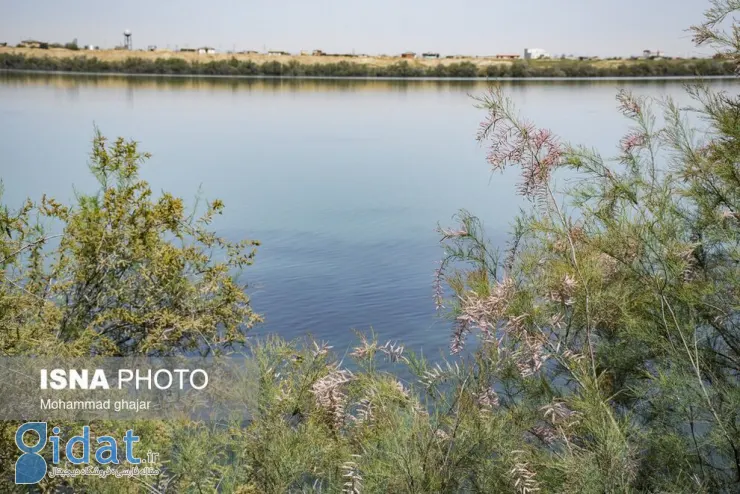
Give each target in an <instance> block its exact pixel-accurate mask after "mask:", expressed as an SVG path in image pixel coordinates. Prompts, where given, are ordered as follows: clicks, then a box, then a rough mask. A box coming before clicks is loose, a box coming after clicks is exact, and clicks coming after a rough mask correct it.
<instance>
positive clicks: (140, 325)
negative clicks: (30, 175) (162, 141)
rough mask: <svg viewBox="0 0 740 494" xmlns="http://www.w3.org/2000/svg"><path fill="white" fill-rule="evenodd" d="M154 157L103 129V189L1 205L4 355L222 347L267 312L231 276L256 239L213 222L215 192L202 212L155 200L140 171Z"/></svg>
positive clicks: (97, 163) (99, 166)
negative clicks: (71, 198) (67, 200)
mask: <svg viewBox="0 0 740 494" xmlns="http://www.w3.org/2000/svg"><path fill="white" fill-rule="evenodd" d="M146 158H148V155H146V154H141V153H139V151H138V150H137V146H136V143H134V142H126V141H124V140H123V139H118V140H117V141H116V142H115V143H113V144H108V143H107V142H106V139H105V138H104V137H103V136H102V135H100V134H99V133H98V134H96V137H95V140H94V142H93V151H92V155H91V164H90V170H91V172H92V173H93V174H94V175H95V177H96V178H97V180H98V183H99V185H100V189H99V190H98V191H97V192H95V193H93V194H90V195H87V194H83V193H79V194H78V195H77V202H76V204H74V205H71V206H65V205H62V204H60V203H58V202H57V201H55V200H54V199H51V198H48V197H46V196H44V197H42V199H41V200H40V201H39V202H36V203H34V202H32V201H30V200H29V201H27V202H26V203H25V204H23V205H22V206H21V208H19V209H17V210H11V209H9V208H8V207H3V209H2V210H0V231H2V232H3V235H2V239H0V264H1V265H2V271H1V272H0V276H1V277H2V278H0V279H1V280H2V284H1V285H0V305H1V306H2V307H3V310H2V311H1V312H0V325H2V327H3V328H4V331H3V332H2V333H0V347H1V348H2V351H3V354H4V355H14V354H26V353H34V354H39V353H47V354H67V355H88V354H91V353H92V354H98V355H115V356H118V355H128V354H132V353H137V354H147V355H170V354H173V353H177V352H183V351H200V352H210V351H218V350H219V349H222V348H224V347H227V346H230V345H232V344H234V343H238V342H241V341H243V339H244V333H245V331H246V329H248V328H249V327H250V326H251V325H252V324H254V323H255V322H257V321H258V320H259V318H258V316H257V315H255V314H254V313H253V312H252V310H251V308H250V307H249V299H248V297H247V296H246V295H245V294H244V291H243V287H241V286H239V285H238V284H237V283H236V282H235V281H234V278H233V276H232V275H233V270H234V269H240V268H242V267H245V266H247V265H249V264H250V263H251V262H252V258H253V255H254V249H253V247H254V246H256V245H257V243H256V242H248V241H245V242H238V243H233V242H230V241H227V240H225V239H223V238H221V237H219V236H217V235H215V234H214V233H212V232H210V231H209V230H208V224H209V223H210V222H211V221H212V219H213V217H214V216H215V215H218V214H221V211H222V209H223V203H221V202H220V201H218V200H216V201H213V202H211V203H210V204H207V207H206V210H205V212H204V214H203V215H202V216H201V217H199V218H195V217H193V216H192V215H188V214H186V211H185V206H184V204H183V201H182V200H181V199H179V198H176V197H174V196H172V195H170V194H168V193H163V194H161V196H160V197H158V198H153V197H152V191H151V189H150V188H149V185H148V184H147V183H146V182H145V181H143V180H141V179H140V178H139V176H138V171H139V166H140V165H141V163H142V162H143V161H144V160H145V159H146ZM49 231H54V232H56V233H50V232H49ZM212 252H220V257H219V258H218V259H214V258H213V257H212V256H213V254H212Z"/></svg>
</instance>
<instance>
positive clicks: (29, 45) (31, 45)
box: [18, 39, 41, 48]
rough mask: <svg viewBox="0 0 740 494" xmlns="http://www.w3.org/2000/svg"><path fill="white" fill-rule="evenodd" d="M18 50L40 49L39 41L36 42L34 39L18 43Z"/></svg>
mask: <svg viewBox="0 0 740 494" xmlns="http://www.w3.org/2000/svg"><path fill="white" fill-rule="evenodd" d="M18 47H19V48H40V47H41V41H36V40H34V39H25V40H23V41H21V42H20V43H18Z"/></svg>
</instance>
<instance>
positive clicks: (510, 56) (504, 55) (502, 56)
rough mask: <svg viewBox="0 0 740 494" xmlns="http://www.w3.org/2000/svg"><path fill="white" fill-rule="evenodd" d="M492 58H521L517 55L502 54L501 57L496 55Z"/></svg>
mask: <svg viewBox="0 0 740 494" xmlns="http://www.w3.org/2000/svg"><path fill="white" fill-rule="evenodd" d="M494 58H495V59H496V60H518V59H520V58H521V57H520V56H519V55H506V54H503V55H496V56H494Z"/></svg>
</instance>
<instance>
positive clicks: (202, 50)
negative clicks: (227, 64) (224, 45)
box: [198, 46, 216, 55]
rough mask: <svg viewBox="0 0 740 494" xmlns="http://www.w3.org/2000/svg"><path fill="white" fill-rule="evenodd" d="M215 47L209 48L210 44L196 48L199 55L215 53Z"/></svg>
mask: <svg viewBox="0 0 740 494" xmlns="http://www.w3.org/2000/svg"><path fill="white" fill-rule="evenodd" d="M215 53H216V49H215V48H211V47H210V46H204V47H203V48H198V54H199V55H215Z"/></svg>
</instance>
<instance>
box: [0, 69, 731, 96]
mask: <svg viewBox="0 0 740 494" xmlns="http://www.w3.org/2000/svg"><path fill="white" fill-rule="evenodd" d="M691 80H696V79H693V78H683V77H669V78H621V79H613V78H602V79H597V78H594V79H578V78H559V79H558V78H554V79H552V78H551V79H537V78H528V79H523V80H522V79H519V80H512V79H501V80H483V79H421V78H419V79H417V78H409V79H383V78H311V79H309V78H289V77H226V76H223V77H222V76H155V75H119V74H65V73H53V72H50V73H44V72H40V73H28V72H2V71H0V82H1V83H2V84H3V85H19V86H29V85H43V86H52V87H57V88H79V87H92V88H106V87H110V88H113V87H115V88H121V87H127V88H137V89H159V90H172V89H188V90H190V89H193V90H207V89H211V90H214V91H215V90H228V89H231V90H232V91H234V92H235V91H261V92H265V91H276V92H281V91H320V92H325V91H399V92H403V91H409V90H412V91H441V90H454V91H462V90H466V89H468V90H479V89H484V88H486V87H487V86H489V85H491V84H498V85H502V86H520V85H549V86H566V85H567V86H571V87H574V86H576V87H582V88H587V87H589V86H601V87H603V86H614V85H615V84H617V85H621V84H627V85H629V86H631V87H640V86H652V87H661V86H664V87H665V86H668V85H673V86H675V84H676V81H691ZM716 80H722V81H725V82H732V81H735V79H727V78H717V79H716Z"/></svg>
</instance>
